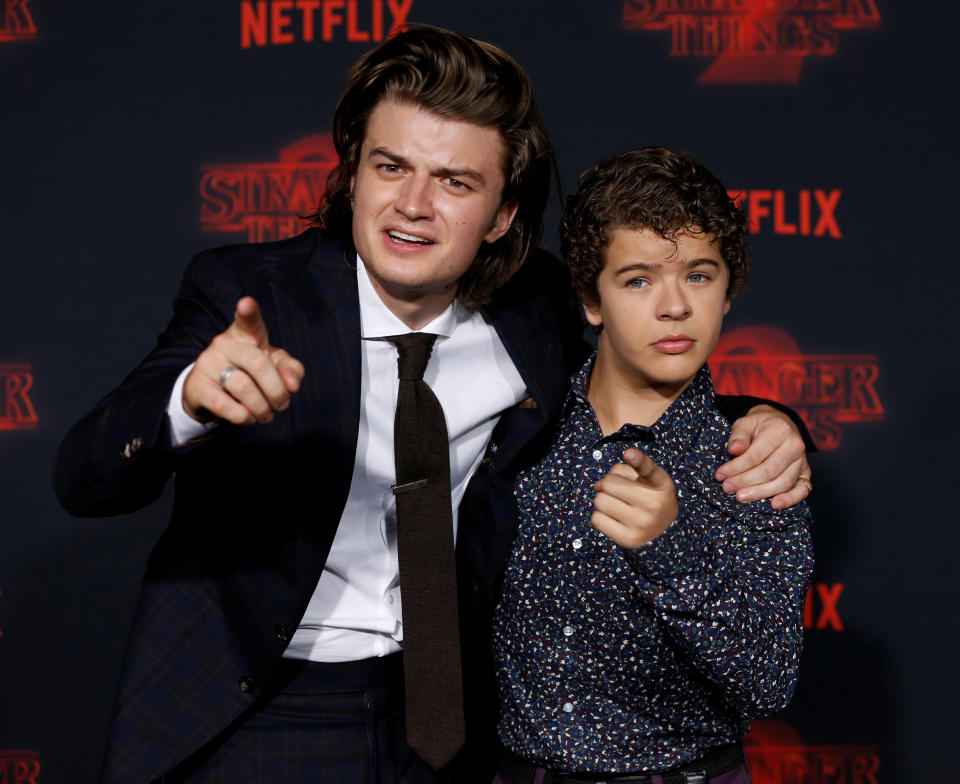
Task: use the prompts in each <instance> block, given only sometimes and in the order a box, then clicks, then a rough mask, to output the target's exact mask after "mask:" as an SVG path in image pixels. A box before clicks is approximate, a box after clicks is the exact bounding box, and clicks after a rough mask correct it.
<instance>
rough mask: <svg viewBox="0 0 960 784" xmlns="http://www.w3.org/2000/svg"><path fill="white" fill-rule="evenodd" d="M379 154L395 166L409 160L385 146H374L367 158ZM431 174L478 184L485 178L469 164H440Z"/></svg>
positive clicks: (481, 183) (403, 164) (404, 164)
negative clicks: (467, 180)
mask: <svg viewBox="0 0 960 784" xmlns="http://www.w3.org/2000/svg"><path fill="white" fill-rule="evenodd" d="M377 156H380V157H382V158H386V159H387V160H389V161H391V162H392V163H395V164H397V166H407V165H409V163H410V162H409V161H408V160H407V159H406V158H404V157H403V156H402V155H399V154H398V153H395V152H391V151H390V150H388V149H387V148H386V147H374V148H373V149H372V150H370V154H369V155H368V156H367V157H368V158H375V157H377ZM432 174H435V175H436V176H438V177H452V178H453V179H455V180H462V179H469V180H473V181H474V182H476V183H477V184H478V185H485V184H486V180H485V179H484V178H483V175H482V174H481V173H480V172H478V171H477V170H476V169H471V168H470V167H469V166H442V167H441V168H439V169H435V170H433V172H432Z"/></svg>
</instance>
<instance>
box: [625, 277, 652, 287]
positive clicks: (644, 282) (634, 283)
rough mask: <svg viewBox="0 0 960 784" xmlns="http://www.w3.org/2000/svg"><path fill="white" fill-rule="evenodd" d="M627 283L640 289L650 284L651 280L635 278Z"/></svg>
mask: <svg viewBox="0 0 960 784" xmlns="http://www.w3.org/2000/svg"><path fill="white" fill-rule="evenodd" d="M627 285H628V286H629V287H631V288H634V289H639V288H642V287H644V286H649V285H650V281H649V280H647V279H646V278H633V279H632V280H629V281H627Z"/></svg>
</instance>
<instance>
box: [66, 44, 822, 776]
mask: <svg viewBox="0 0 960 784" xmlns="http://www.w3.org/2000/svg"><path fill="white" fill-rule="evenodd" d="M334 138H335V142H336V145H337V151H338V154H339V156H340V163H339V165H338V167H337V168H336V170H335V171H334V172H333V173H332V174H331V177H330V179H329V181H328V184H327V190H326V193H325V196H324V201H323V204H322V205H321V208H320V210H319V211H318V213H317V216H316V224H317V225H316V227H315V228H312V229H310V230H308V231H307V232H305V233H304V234H301V235H300V236H298V237H296V238H293V239H290V240H286V241H283V242H277V243H270V244H266V245H257V246H253V245H241V246H233V247H228V248H220V249H217V250H212V251H208V252H206V253H202V254H200V255H199V256H198V257H197V258H196V259H195V260H194V261H193V262H192V264H191V265H190V266H189V268H188V269H187V271H186V273H185V276H184V280H183V284H182V287H181V291H180V295H179V296H178V298H177V300H176V301H175V303H174V314H173V318H172V320H171V322H170V324H169V325H168V327H167V329H166V330H165V331H164V333H163V334H162V335H161V336H160V338H159V341H158V344H157V346H156V348H155V349H154V350H153V351H152V352H151V353H150V354H149V355H148V356H147V358H146V359H145V360H144V361H143V362H142V363H141V364H140V365H139V366H138V367H137V368H136V369H135V370H134V371H133V372H132V373H131V374H130V375H129V376H128V377H127V378H126V379H125V380H124V381H123V383H122V384H121V385H120V386H119V387H118V388H117V389H116V390H114V391H113V392H111V393H110V394H109V395H108V396H107V397H106V398H105V399H104V400H103V401H101V403H100V404H98V406H97V407H96V408H95V410H94V411H93V412H91V413H90V414H88V415H87V416H86V417H84V418H83V419H82V420H81V421H80V422H79V423H78V424H77V425H76V426H75V427H74V428H73V430H72V431H71V432H70V434H68V436H67V438H66V439H65V441H64V444H63V446H62V448H61V453H60V457H59V460H58V464H57V469H56V475H55V485H56V488H57V491H58V494H59V496H60V498H61V500H62V502H63V503H64V505H65V506H66V507H67V508H68V509H69V510H70V511H71V512H73V513H75V514H79V515H105V514H117V513H123V512H127V511H130V510H133V509H137V508H139V507H141V506H143V505H144V504H146V503H149V502H150V501H152V500H154V499H155V498H156V497H157V495H159V493H160V492H161V490H162V488H163V485H164V484H165V483H166V481H167V480H168V479H169V477H170V476H171V474H173V473H176V496H175V504H174V511H173V516H172V519H171V522H170V525H169V526H168V528H167V530H166V531H165V532H164V534H163V536H162V537H161V539H160V541H159V542H158V543H157V545H156V548H155V549H154V551H153V553H152V554H151V556H150V560H149V563H148V566H147V570H146V574H145V577H144V584H143V588H142V590H141V594H140V599H139V603H138V607H137V610H136V613H135V617H134V623H133V629H132V632H131V637H130V641H129V643H128V649H127V654H126V659H125V665H124V669H123V674H122V676H121V683H120V689H119V693H118V695H117V699H116V705H115V709H114V716H113V720H112V724H111V731H110V743H109V747H108V750H107V756H106V762H105V772H104V779H105V780H106V781H109V782H130V783H131V784H132V782H150V781H154V780H157V779H160V778H163V779H164V780H166V781H168V782H173V781H191V782H200V781H217V782H232V781H237V782H239V781H243V782H250V781H270V782H274V781H319V782H327V781H329V782H335V781H345V782H351V784H353V783H354V782H447V781H450V782H454V781H455V782H464V781H470V780H472V779H473V778H474V777H477V776H479V777H482V776H483V775H485V774H486V772H487V771H488V770H489V768H488V764H489V759H483V758H481V757H471V755H470V749H476V748H480V747H481V746H482V745H483V743H482V742H483V741H485V740H487V739H488V738H489V736H490V733H491V731H492V725H491V721H490V717H489V715H488V714H487V713H486V712H485V710H484V707H485V706H486V704H487V702H488V700H489V699H490V695H491V691H490V689H489V684H490V683H492V675H491V669H490V664H489V659H488V651H489V631H490V614H491V612H492V606H493V601H494V597H495V595H496V586H497V580H498V579H499V575H500V574H501V570H502V565H503V562H504V559H505V558H506V555H507V553H508V551H509V546H510V542H511V540H512V538H513V530H514V529H513V524H514V523H513V520H514V510H513V499H512V493H511V488H512V484H513V476H514V475H515V473H516V471H517V470H518V468H519V467H521V466H523V465H524V464H526V463H527V462H528V461H529V460H530V459H531V457H532V456H533V455H535V454H536V453H537V451H538V450H539V449H540V448H541V447H542V445H543V439H544V437H545V436H546V435H548V434H549V432H550V425H551V423H552V422H553V421H554V419H555V417H556V415H557V412H558V411H559V407H560V403H561V401H562V399H563V395H564V392H565V388H566V383H567V382H566V379H567V375H568V370H569V369H570V368H571V367H573V366H575V364H576V363H577V362H578V361H579V359H580V356H581V354H582V348H581V345H580V342H579V338H578V334H579V331H580V329H579V323H578V322H577V321H576V319H575V318H572V317H571V316H572V315H573V314H572V313H571V311H570V309H569V307H568V305H567V297H566V294H567V284H566V282H565V277H564V275H563V274H562V272H561V270H560V268H559V266H558V265H557V263H556V261H555V260H554V259H552V258H551V257H549V255H548V254H545V253H543V252H540V251H538V250H537V249H536V246H537V242H538V240H539V237H540V229H541V217H542V213H543V208H544V204H545V202H546V199H547V194H548V189H549V181H550V172H551V169H552V161H553V157H552V150H551V147H550V144H549V140H548V138H547V135H546V132H545V130H544V128H543V125H542V123H541V121H540V118H539V116H538V115H537V112H536V110H535V107H534V104H533V98H532V92H531V88H530V84H529V81H528V79H527V77H526V75H525V74H524V72H523V70H522V69H521V68H520V67H519V66H518V65H517V64H516V63H515V62H514V61H513V60H512V59H511V58H510V57H509V56H508V55H506V54H505V53H504V52H502V51H500V50H499V49H497V48H496V47H494V46H491V45H489V44H486V43H482V42H478V41H474V40H472V39H469V38H466V37H465V36H460V35H457V34H454V33H450V32H447V31H443V30H438V29H436V28H425V27H421V28H415V29H411V30H410V31H408V32H405V33H401V34H399V35H397V36H395V37H394V38H392V39H390V40H389V41H386V42H384V43H383V44H381V45H380V46H379V47H378V48H377V49H375V50H373V51H372V52H370V53H369V54H368V55H366V56H365V57H364V58H362V59H361V60H360V61H359V62H358V63H357V65H356V66H355V68H354V69H353V72H352V74H351V78H350V83H349V86H348V88H347V91H346V92H345V94H344V96H343V98H342V99H341V101H340V103H339V105H338V107H337V110H336V113H335V116H334ZM411 332H414V333H428V334H430V335H435V336H437V337H430V338H428V339H427V341H428V343H429V344H430V345H432V353H431V349H430V346H427V348H426V354H425V355H424V349H423V346H420V347H419V348H417V349H416V351H420V360H421V361H420V367H419V370H410V368H409V367H406V366H404V365H403V363H404V362H405V360H404V356H405V355H409V352H410V351H414V349H409V351H408V347H409V341H407V340H406V338H405V337H404V336H405V335H406V334H407V333H411ZM418 340H419V339H418V338H415V339H414V341H413V342H414V343H417V341H418ZM417 345H418V346H419V343H417ZM405 352H407V354H405ZM398 356H399V363H400V364H399V365H398ZM424 363H425V365H426V369H425V373H424V375H423V380H424V381H425V382H426V384H425V385H424V384H423V383H422V382H421V381H420V377H419V373H421V372H424V368H423V365H424ZM425 387H426V389H425ZM405 390H406V391H405ZM411 390H412V391H411ZM427 398H430V399H432V402H431V400H427ZM398 401H414V402H412V403H410V402H408V403H403V406H406V405H414V406H425V407H426V408H423V409H421V408H414V409H410V408H407V409H406V410H407V412H408V414H407V415H405V416H404V417H402V416H401V412H400V410H397V411H396V412H395V408H397V409H400V408H401V407H402V406H401V405H399V404H398ZM437 404H439V405H437ZM431 406H432V408H430V407H431ZM438 408H439V410H440V411H441V412H442V416H441V417H440V422H439V424H438V423H437V419H436V416H435V414H436V411H437V410H438ZM428 409H429V410H430V411H432V412H433V413H431V414H430V415H429V417H428V416H427V415H426V414H424V415H423V416H422V417H421V416H420V415H419V414H414V415H413V416H410V415H409V411H411V410H415V411H421V410H424V411H426V410H428ZM729 410H730V411H732V412H742V411H743V410H744V406H743V405H740V404H738V402H737V401H732V402H731V408H730V409H729ZM395 416H396V417H397V422H398V423H399V421H400V420H401V419H402V420H403V422H404V423H405V424H404V425H403V426H400V425H399V424H398V425H397V426H396V427H395ZM421 419H422V421H420V420H421ZM418 424H419V426H420V430H419V431H417V427H418ZM411 427H412V428H413V430H412V432H411V431H410V430H409V429H410V428H411ZM401 434H402V435H401ZM437 434H440V438H441V443H445V444H446V445H447V447H448V448H445V449H440V450H437V449H426V450H420V449H419V448H418V447H419V446H421V445H425V444H427V443H428V442H430V441H431V439H435V437H436V436H437ZM395 436H396V438H397V442H396V443H398V444H399V448H397V449H395ZM737 440H738V446H737V447H735V448H733V449H732V451H734V452H744V450H746V451H745V452H744V454H741V455H740V456H739V457H738V458H737V460H735V461H733V463H732V464H731V465H730V466H729V467H728V469H727V470H728V471H729V472H730V478H729V479H728V481H729V482H731V486H730V487H731V489H736V488H738V487H739V488H741V489H739V490H738V491H737V492H738V493H759V494H761V495H771V494H774V493H779V496H778V498H779V500H780V502H784V503H793V502H795V501H796V500H798V499H799V498H800V497H802V496H803V495H804V494H805V492H806V491H805V488H804V486H802V485H801V484H798V483H797V479H796V478H797V476H798V474H799V473H800V472H801V471H806V464H805V461H804V458H803V454H802V451H803V447H802V445H801V441H800V439H799V437H798V436H797V434H796V430H795V429H794V428H793V426H792V425H790V424H789V421H788V420H787V419H786V417H784V416H783V415H782V414H778V413H777V412H775V411H773V410H771V409H767V408H763V409H760V410H759V413H755V414H753V415H752V416H750V417H747V418H746V419H745V420H744V421H743V422H742V423H741V431H740V435H739V436H738V437H737ZM747 447H749V448H747ZM421 451H426V452H429V453H430V454H429V456H428V457H429V459H428V458H427V457H423V458H422V460H423V461H424V462H423V463H422V465H421V463H419V462H417V461H420V460H421V456H420V455H419V452H421ZM438 451H439V452H442V453H443V454H442V455H440V454H438ZM411 455H414V456H415V459H414V462H415V463H417V465H416V466H415V467H414V469H410V468H409V466H408V465H406V462H405V463H404V465H403V467H401V461H407V460H408V458H410V456H411ZM764 458H766V459H765V460H764ZM438 460H440V461H441V462H442V465H441V464H440V463H438V462H437V461H438ZM447 461H449V462H448V463H447ZM437 466H440V467H439V469H438V467H437ZM410 470H412V471H413V474H411V475H410V476H409V477H406V473H407V472H408V471H410ZM420 471H422V472H423V476H420V474H419V473H418V472H420ZM401 473H403V474H404V477H401ZM444 474H445V477H444V476H442V475H444ZM758 482H759V484H758ZM445 485H448V486H446V487H445ZM749 485H753V486H754V487H752V488H748V487H747V486H749ZM438 488H440V492H439V493H438V491H437V489H438ZM444 496H445V498H444ZM423 498H428V499H429V501H428V502H427V505H428V506H429V507H430V513H429V514H426V513H424V512H423V510H422V508H421V507H419V506H417V504H418V503H420V501H419V500H418V499H423ZM440 501H442V503H440ZM411 503H412V504H413V507H412V508H413V513H412V514H410V512H409V510H410V509H411V506H410V504H411ZM401 506H404V508H405V509H407V510H408V511H407V512H403V511H402V509H400V508H399V507H401ZM404 517H405V520H412V521H413V522H411V523H409V524H406V525H405V520H398V518H404ZM428 518H429V520H430V521H431V525H433V524H438V521H439V527H438V528H436V529H430V530H431V531H434V532H435V533H430V534H429V535H428V534H424V535H421V536H419V537H412V538H413V542H412V546H408V545H406V544H404V541H403V540H404V532H405V531H407V530H410V531H413V530H415V529H414V527H413V526H414V525H416V524H419V523H422V522H423V521H424V520H427V519H428ZM444 520H445V522H444ZM398 529H399V533H398ZM454 537H455V538H456V550H455V552H454V548H453V541H454ZM398 539H399V540H400V542H399V544H398ZM409 540H410V537H408V538H407V541H408V542H409ZM418 542H419V543H423V542H428V543H429V545H430V546H431V547H434V549H433V550H432V551H430V552H429V553H426V554H424V552H421V551H420V550H418V549H417V544H418ZM454 558H455V559H456V561H455V564H454ZM424 564H427V565H426V566H424ZM424 576H426V578H427V581H426V582H423V581H420V582H418V580H420V578H422V577H424ZM434 577H436V581H435V582H431V580H433V579H434ZM401 582H402V584H403V607H404V612H403V613H402V614H401V609H400V608H401V596H400V588H401ZM454 583H455V585H454ZM458 608H459V612H458ZM414 617H416V618H417V619H418V620H416V621H415V620H413V619H414ZM436 618H443V619H445V620H444V621H442V622H440V621H437V620H436ZM458 621H459V625H458ZM437 629H440V630H441V631H440V633H439V634H437V633H435V632H436V631H437ZM401 650H403V651H404V654H403V658H401V654H400V651H401ZM440 650H443V651H444V654H443V657H442V658H443V660H444V664H443V666H434V665H433V664H432V662H431V661H430V657H431V655H433V652H436V651H440ZM459 651H462V661H461V653H460V652H459ZM424 652H425V653H426V656H424V655H423V654H424ZM436 655H437V656H439V654H436ZM451 660H456V666H454V667H450V666H448V665H449V664H450V661H451ZM461 667H462V671H461ZM405 680H406V684H405V683H404V681H405ZM405 685H406V689H405V688H404V687H405ZM405 691H406V694H405ZM464 721H465V722H466V724H465V726H464ZM465 737H466V739H467V740H468V741H469V742H467V744H466V747H465V748H464V749H463V750H461V747H462V746H463V744H464V740H465ZM408 739H409V741H410V742H409V743H408V742H407V740H408ZM474 741H476V742H474ZM478 760H479V762H478Z"/></svg>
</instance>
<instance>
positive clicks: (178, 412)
mask: <svg viewBox="0 0 960 784" xmlns="http://www.w3.org/2000/svg"><path fill="white" fill-rule="evenodd" d="M195 364H196V362H191V363H190V364H189V365H187V366H186V367H185V368H184V369H183V370H182V371H181V373H180V375H179V376H177V381H176V383H175V384H174V385H173V391H172V392H171V393H170V400H169V402H168V403H167V418H168V420H169V422H170V443H171V444H173V445H174V446H175V447H177V446H183V445H184V444H186V443H187V442H188V441H192V440H193V439H195V438H200V437H201V436H204V435H206V434H207V432H209V431H210V430H212V429H213V428H215V427H216V426H217V423H216V420H214V421H212V422H198V421H197V420H196V419H194V418H193V417H192V416H190V415H189V414H188V413H187V412H186V411H185V410H184V408H183V382H184V381H186V379H187V375H188V374H189V373H190V371H191V370H193V366H194V365H195Z"/></svg>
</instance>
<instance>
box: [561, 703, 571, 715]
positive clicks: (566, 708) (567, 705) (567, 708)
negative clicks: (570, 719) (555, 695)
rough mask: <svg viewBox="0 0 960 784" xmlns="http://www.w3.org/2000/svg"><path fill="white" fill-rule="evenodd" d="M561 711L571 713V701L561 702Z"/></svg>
mask: <svg viewBox="0 0 960 784" xmlns="http://www.w3.org/2000/svg"><path fill="white" fill-rule="evenodd" d="M563 712H564V713H573V703H572V702H565V703H563Z"/></svg>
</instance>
